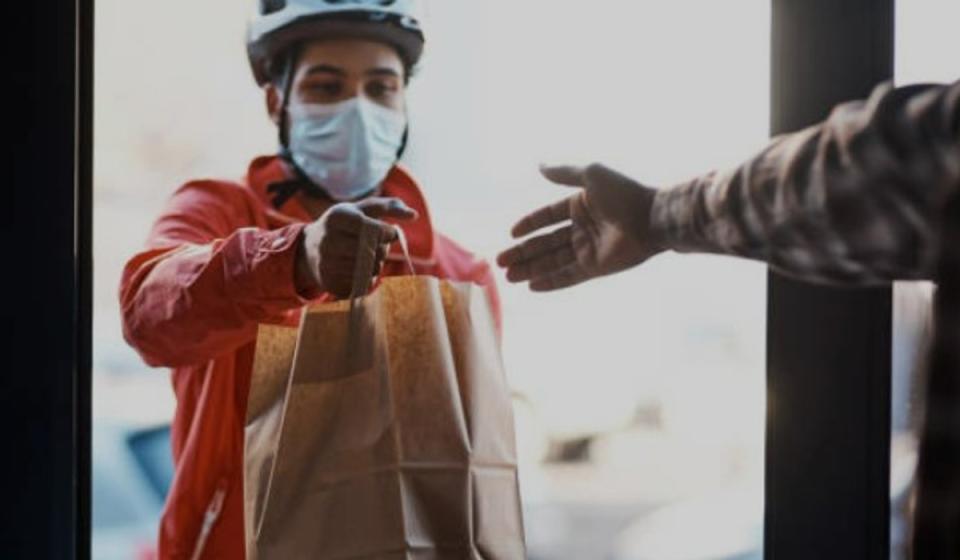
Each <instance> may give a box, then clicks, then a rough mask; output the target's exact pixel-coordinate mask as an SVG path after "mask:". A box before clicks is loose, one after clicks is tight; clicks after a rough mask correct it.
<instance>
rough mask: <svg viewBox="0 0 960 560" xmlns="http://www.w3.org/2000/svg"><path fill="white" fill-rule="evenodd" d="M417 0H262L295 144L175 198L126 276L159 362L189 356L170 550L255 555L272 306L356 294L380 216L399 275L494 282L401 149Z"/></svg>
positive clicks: (165, 549)
mask: <svg viewBox="0 0 960 560" xmlns="http://www.w3.org/2000/svg"><path fill="white" fill-rule="evenodd" d="M419 22H420V20H419V19H418V17H417V12H416V6H415V0H395V1H369V0H336V1H335V0H326V1H324V0H286V1H284V0H261V1H260V8H259V14H258V16H257V17H256V18H255V19H254V21H253V22H252V23H251V25H250V28H249V37H248V42H247V50H248V54H249V58H250V63H251V66H252V68H253V73H254V76H255V78H256V81H257V83H258V84H259V85H260V86H261V87H262V88H263V91H264V93H265V97H266V104H267V109H268V111H269V114H270V117H271V118H272V119H273V121H274V122H275V123H276V124H277V127H278V135H279V138H280V150H279V154H278V155H276V156H269V157H260V158H257V159H254V160H253V162H252V163H251V164H250V167H249V169H248V171H247V175H246V179H245V180H244V181H243V182H233V181H223V180H202V181H192V182H189V183H187V184H186V185H184V186H183V187H181V188H180V189H179V190H178V191H176V193H175V194H174V195H173V197H172V198H171V200H170V202H169V204H168V205H167V207H166V209H165V210H164V211H163V212H162V213H161V215H160V217H159V218H158V220H157V222H156V224H155V225H154V227H153V230H152V232H151V234H150V237H149V241H148V242H147V245H146V248H145V249H144V250H143V251H142V252H140V253H139V254H137V255H135V256H134V257H133V258H131V259H130V261H129V262H128V264H127V266H126V268H125V270H124V274H123V280H122V285H121V290H120V300H121V305H122V313H123V325H124V334H125V337H126V339H127V341H128V342H129V343H130V344H131V345H132V346H133V347H134V348H136V349H137V351H138V352H139V353H140V354H141V356H143V358H144V360H145V361H146V362H147V363H148V364H150V365H151V366H165V367H170V368H173V386H174V390H175V392H176V396H177V411H176V416H175V417H174V420H173V427H172V440H173V454H174V461H175V464H176V475H175V477H174V480H173V485H172V488H171V490H170V494H169V496H168V498H167V503H166V506H165V508H164V512H163V518H162V521H161V526H160V535H159V551H160V556H161V557H162V558H165V559H166V558H187V559H196V558H216V559H227V560H234V559H242V558H243V557H244V534H243V532H244V522H243V510H244V507H243V480H242V473H243V441H244V436H243V427H244V420H245V415H246V400H247V392H248V385H249V382H250V375H251V367H252V361H253V356H254V344H255V340H256V335H257V325H258V324H259V323H275V324H287V325H291V326H295V325H296V324H297V320H298V317H299V309H300V308H301V307H302V306H303V305H304V304H305V303H307V302H308V301H313V300H321V301H322V300H330V299H335V298H341V297H344V296H347V295H349V293H350V289H351V280H352V277H353V272H354V262H355V260H356V251H357V246H358V233H359V231H360V229H361V227H362V226H363V225H364V224H367V225H368V226H373V227H375V228H377V229H378V230H379V232H380V239H381V241H382V245H381V247H380V249H379V251H378V252H377V255H376V259H377V268H378V269H379V270H380V274H381V275H386V276H389V275H398V274H404V273H406V272H407V269H406V264H405V261H404V259H403V257H402V254H400V251H399V248H398V247H397V246H396V244H395V245H390V243H391V242H392V241H393V240H395V239H396V237H397V233H396V230H395V229H394V228H395V227H400V228H402V230H403V232H404V233H405V235H406V238H407V240H408V243H409V249H410V253H411V255H412V259H413V264H414V267H415V268H416V272H417V273H418V274H426V275H432V276H435V277H438V278H447V279H451V280H459V281H472V282H475V283H478V284H481V285H482V286H484V288H485V290H486V292H487V295H488V298H489V300H490V303H491V306H492V308H493V313H494V315H495V317H496V318H497V321H498V324H499V316H500V314H499V303H498V298H497V293H496V289H495V287H494V282H493V278H492V275H491V271H490V268H489V266H488V265H487V264H486V263H485V262H483V261H481V260H478V259H477V258H475V257H474V256H473V255H472V254H470V253H469V252H467V251H466V250H464V249H463V248H461V247H460V246H459V245H457V244H456V243H454V242H453V241H451V240H450V239H448V238H446V237H444V236H443V235H441V234H440V233H438V232H437V231H435V230H434V229H433V226H432V224H431V220H430V213H429V211H428V209H427V204H426V201H425V200H424V195H423V193H422V192H421V190H420V188H419V186H418V184H417V182H416V180H415V179H414V178H413V177H412V176H411V174H410V172H409V171H407V170H406V169H404V168H403V167H402V166H400V165H399V164H398V163H397V159H398V158H399V156H400V155H401V154H402V152H403V148H404V145H405V143H406V137H407V130H408V124H407V116H406V111H405V109H406V85H407V81H408V80H409V79H410V73H411V70H412V69H413V67H414V65H415V64H416V63H417V61H418V60H419V59H420V55H421V52H422V50H423V46H424V36H423V33H422V31H421V28H420V23H419Z"/></svg>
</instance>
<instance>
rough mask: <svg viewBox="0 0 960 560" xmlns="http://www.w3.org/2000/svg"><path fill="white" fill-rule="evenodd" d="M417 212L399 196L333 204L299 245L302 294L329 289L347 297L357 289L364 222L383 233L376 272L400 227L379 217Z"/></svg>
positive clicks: (412, 216)
mask: <svg viewBox="0 0 960 560" xmlns="http://www.w3.org/2000/svg"><path fill="white" fill-rule="evenodd" d="M417 217H418V216H417V212H416V211H415V210H412V209H411V208H409V207H408V206H407V205H406V204H404V203H403V202H402V201H401V200H400V199H398V198H368V199H366V200H362V201H360V202H356V203H346V202H345V203H341V204H337V205H335V206H332V207H331V208H330V209H329V210H327V211H326V212H325V213H324V214H323V215H322V216H320V217H319V218H318V219H317V220H316V221H314V222H313V223H311V224H310V225H308V226H307V227H306V228H304V230H303V235H302V236H301V238H300V245H299V246H298V248H297V264H296V279H295V280H296V287H297V291H298V292H299V293H301V294H309V293H312V292H314V291H321V292H329V293H331V294H333V295H335V296H337V297H340V298H344V297H348V296H349V295H350V292H351V289H352V288H353V274H354V267H355V266H356V262H357V251H358V249H359V244H360V232H361V230H362V229H363V226H364V224H365V223H366V224H368V225H370V226H372V227H374V228H375V229H376V230H377V231H378V233H379V241H380V242H379V243H378V245H377V253H376V261H375V266H374V275H377V274H379V273H380V267H381V265H382V264H383V260H384V259H385V258H386V255H387V248H388V247H389V245H390V243H393V242H394V241H396V240H397V230H396V226H393V225H390V224H387V223H385V222H382V221H380V220H379V218H395V219H398V220H414V219H416V218H417Z"/></svg>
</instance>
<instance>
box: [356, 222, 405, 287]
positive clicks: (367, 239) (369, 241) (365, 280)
mask: <svg viewBox="0 0 960 560" xmlns="http://www.w3.org/2000/svg"><path fill="white" fill-rule="evenodd" d="M394 229H395V230H396V232H397V241H396V242H397V243H399V244H400V250H401V251H403V257H404V261H405V262H406V263H407V269H408V270H409V271H410V274H411V275H412V276H416V274H417V272H416V269H414V267H413V259H412V258H411V257H410V246H409V244H408V243H407V236H406V234H405V233H403V229H402V228H400V227H397V226H394ZM379 246H380V229H379V228H377V227H376V226H374V225H372V224H371V223H370V222H366V221H365V222H364V223H363V226H361V228H360V242H359V243H358V244H357V261H356V264H355V265H354V268H353V286H352V288H351V290H350V300H351V301H354V300H356V299H358V298H361V297H363V296H364V295H366V294H367V292H369V291H370V287H371V286H372V285H373V267H374V265H375V264H376V254H377V248H378V247H379Z"/></svg>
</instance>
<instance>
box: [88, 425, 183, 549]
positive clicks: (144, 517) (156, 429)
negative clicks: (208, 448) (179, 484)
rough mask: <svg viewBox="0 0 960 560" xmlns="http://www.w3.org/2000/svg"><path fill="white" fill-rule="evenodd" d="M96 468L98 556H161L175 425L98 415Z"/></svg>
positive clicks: (95, 538)
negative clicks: (159, 531) (161, 522)
mask: <svg viewBox="0 0 960 560" xmlns="http://www.w3.org/2000/svg"><path fill="white" fill-rule="evenodd" d="M92 471H93V489H92V494H93V496H92V499H93V500H92V501H93V538H92V558H95V559H96V560H154V559H155V558H157V554H156V540H157V527H158V522H159V519H160V513H161V511H162V509H163V502H164V498H165V497H166V494H167V490H168V489H169V488H170V482H171V480H172V479H173V461H172V458H171V455H170V428H169V426H168V425H165V424H162V425H154V426H145V427H139V426H135V425H131V424H130V423H119V422H118V423H114V422H107V421H97V422H96V423H95V426H94V434H93V469H92Z"/></svg>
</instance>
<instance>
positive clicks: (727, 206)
mask: <svg viewBox="0 0 960 560" xmlns="http://www.w3.org/2000/svg"><path fill="white" fill-rule="evenodd" d="M958 121H960V82H955V83H953V84H952V85H949V86H945V85H921V86H908V87H903V88H899V89H894V88H893V87H891V86H890V85H882V86H879V87H878V88H877V89H876V90H875V91H874V92H873V94H872V95H871V96H870V98H869V99H868V100H866V101H857V102H851V103H846V104H843V105H840V106H838V107H836V108H835V109H834V110H833V112H832V113H831V115H830V117H829V118H828V119H827V120H826V121H824V122H823V123H821V124H819V125H817V126H813V127H810V128H807V129H805V130H801V131H799V132H796V133H792V134H786V135H782V136H779V137H777V138H775V139H774V140H773V141H772V143H771V144H770V145H769V146H768V147H767V148H766V149H765V150H763V151H762V152H761V153H760V154H758V155H757V156H756V157H754V158H753V159H751V160H750V161H748V162H746V163H745V164H743V165H741V166H740V167H738V168H736V169H734V170H731V171H728V172H715V173H710V174H708V175H705V176H703V177H699V178H697V179H694V180H692V181H689V182H687V183H684V184H681V185H678V186H676V187H674V188H671V189H666V190H662V191H660V192H659V193H658V194H657V197H656V200H655V202H654V206H653V209H652V211H651V220H652V224H653V226H652V227H653V228H654V233H655V235H657V236H658V237H659V238H660V239H662V240H663V241H664V243H665V245H666V246H667V248H669V249H673V250H676V251H680V252H709V253H719V254H729V255H738V256H742V257H747V258H752V259H758V260H763V261H766V262H768V263H769V264H770V266H771V267H773V268H775V269H777V270H779V271H781V272H784V273H786V274H789V275H792V276H795V277H800V278H802V279H806V280H812V281H821V282H831V283H853V284H870V283H877V282H885V281H889V280H894V279H929V278H931V277H932V275H933V273H934V268H935V265H936V260H937V255H938V250H939V247H938V246H937V237H938V236H937V232H938V231H939V226H940V219H941V209H942V207H943V206H944V204H945V202H946V200H947V199H948V198H949V196H950V194H951V193H955V192H957V191H958V190H960V132H958V129H960V125H958Z"/></svg>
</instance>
